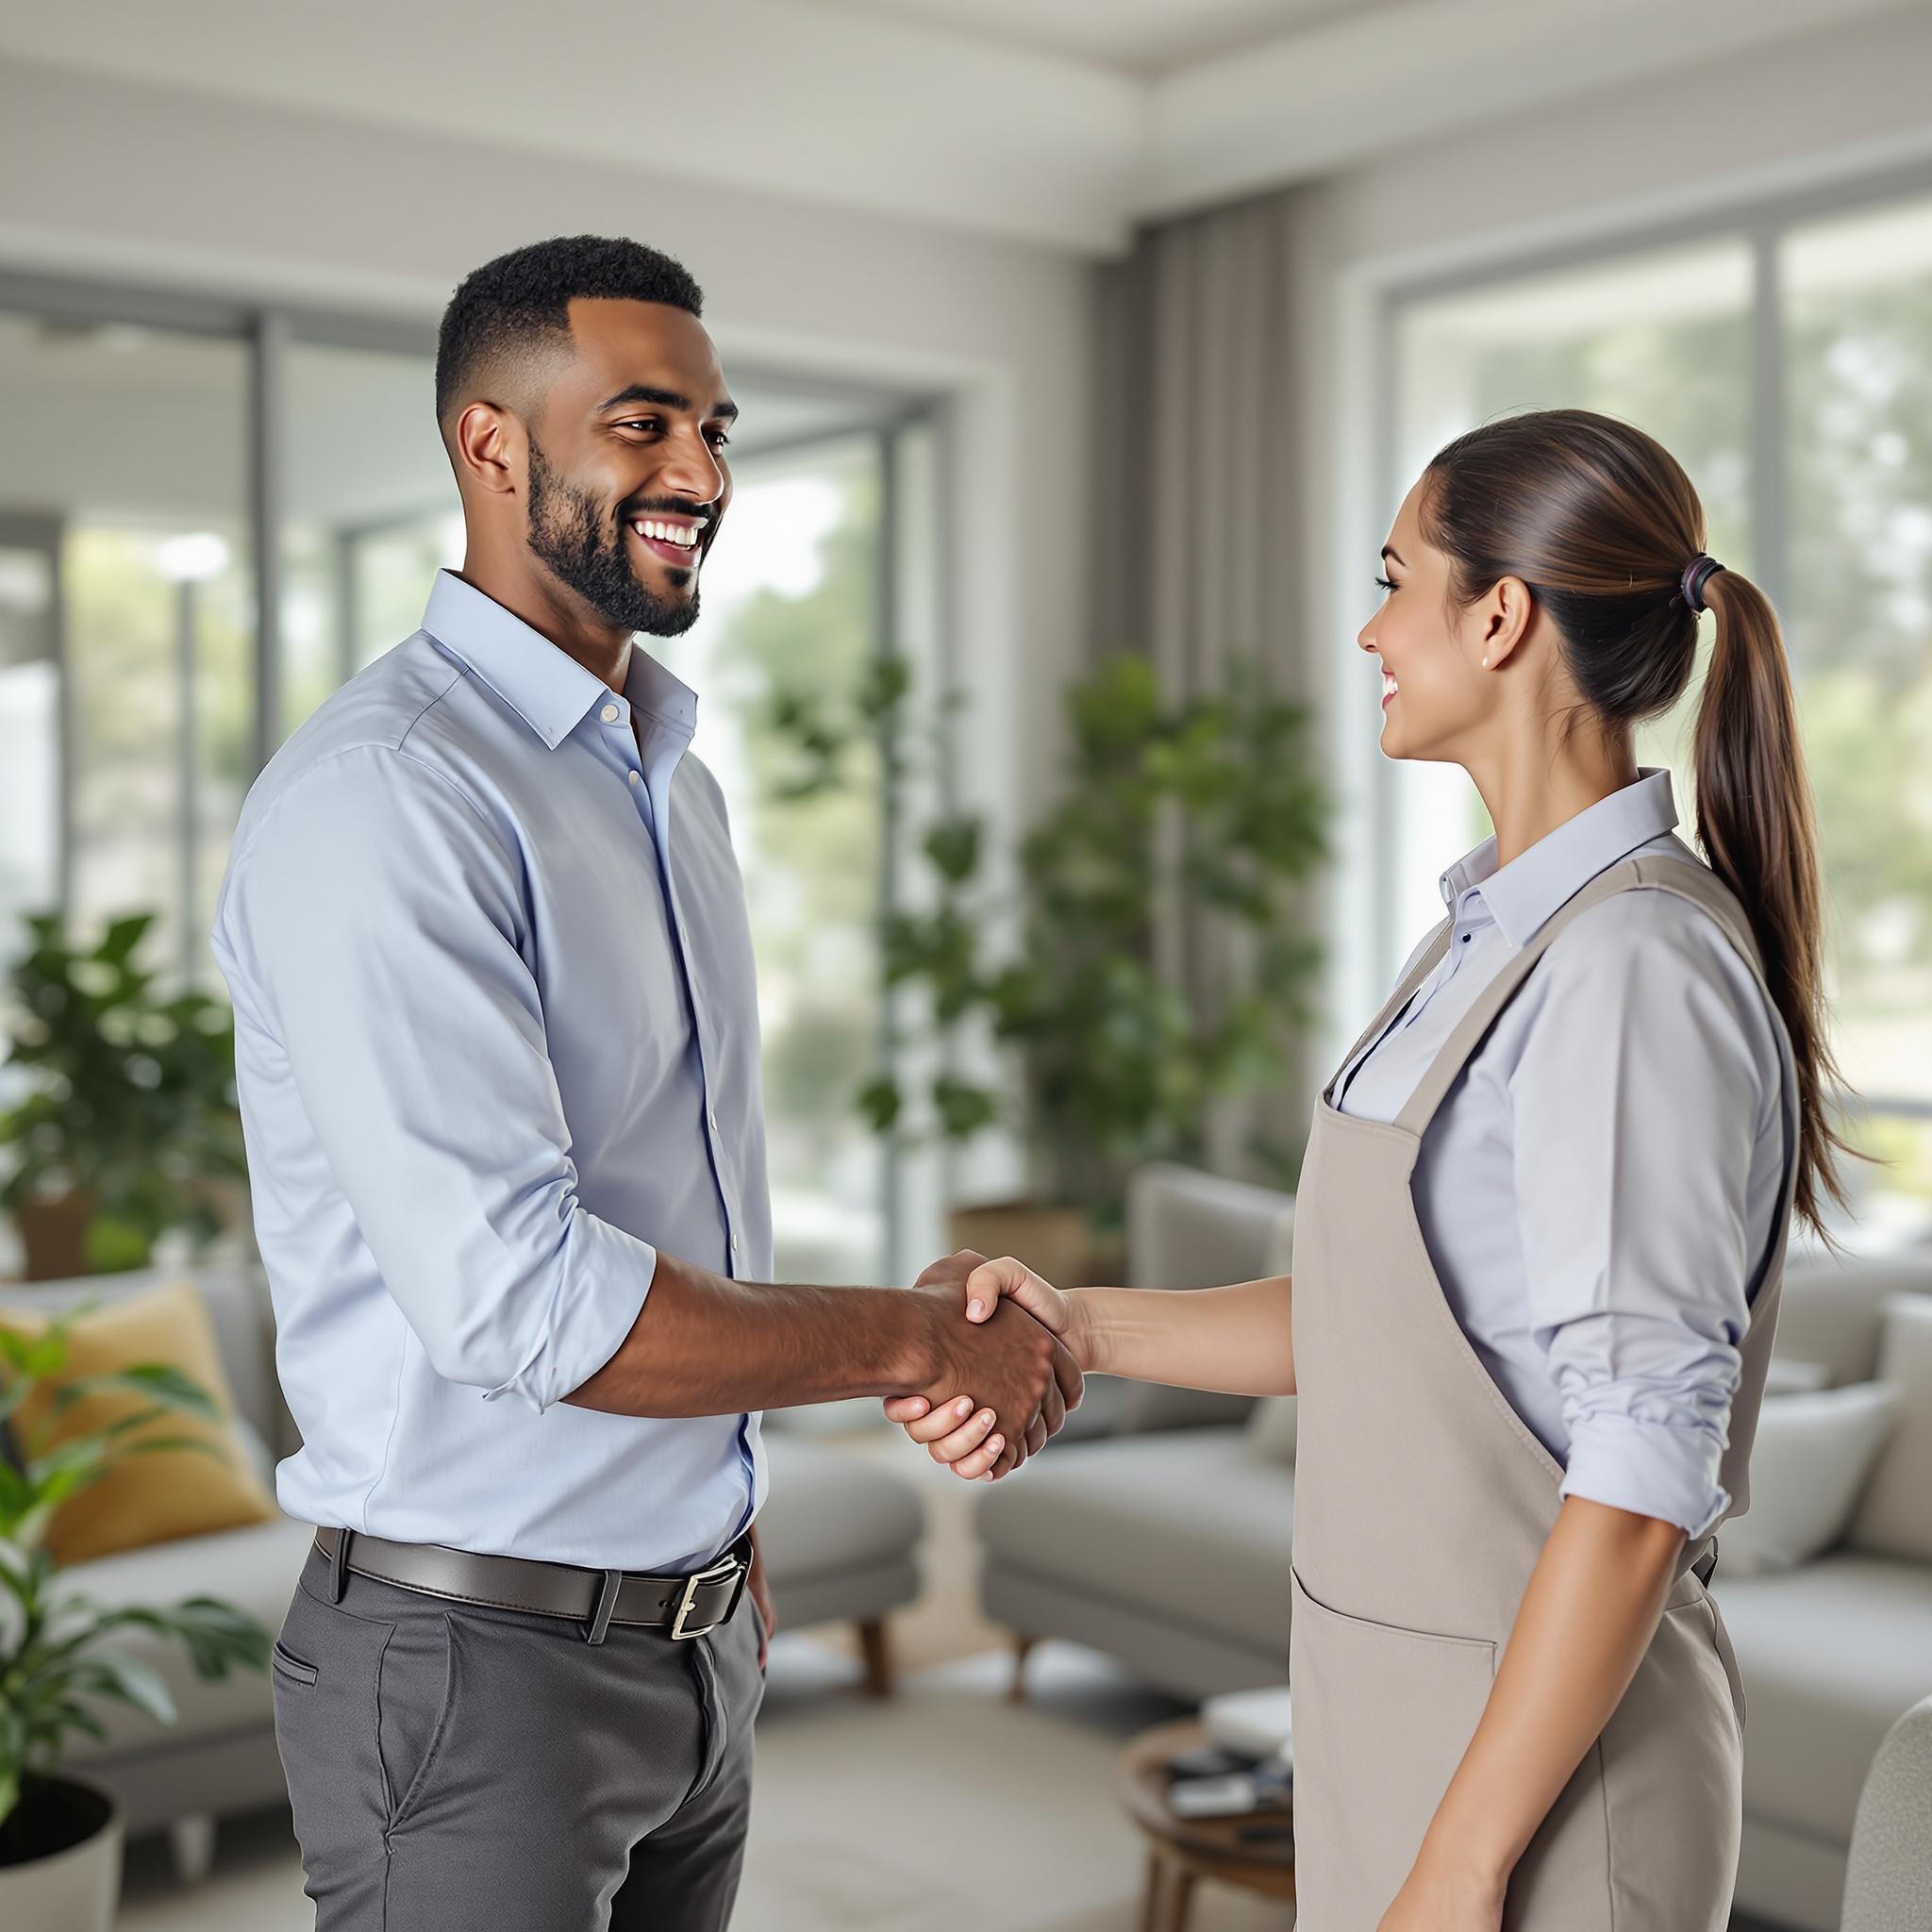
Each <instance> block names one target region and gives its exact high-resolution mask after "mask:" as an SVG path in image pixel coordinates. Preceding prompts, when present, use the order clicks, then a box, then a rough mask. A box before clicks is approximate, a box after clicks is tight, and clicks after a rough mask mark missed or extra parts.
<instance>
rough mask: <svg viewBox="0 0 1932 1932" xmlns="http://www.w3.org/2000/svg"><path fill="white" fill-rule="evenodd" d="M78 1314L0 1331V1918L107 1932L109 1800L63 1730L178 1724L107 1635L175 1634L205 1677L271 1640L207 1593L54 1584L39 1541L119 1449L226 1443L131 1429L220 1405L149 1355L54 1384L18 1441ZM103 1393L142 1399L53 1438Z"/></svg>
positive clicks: (113, 1864)
mask: <svg viewBox="0 0 1932 1932" xmlns="http://www.w3.org/2000/svg"><path fill="white" fill-rule="evenodd" d="M85 1312H86V1310H85V1308H75V1309H73V1310H71V1311H70V1312H69V1313H68V1314H67V1315H65V1316H64V1317H63V1318H61V1319H60V1320H58V1321H56V1322H53V1323H50V1324H48V1326H47V1328H46V1330H45V1331H44V1332H43V1333H42V1334H39V1335H36V1336H32V1337H27V1336H25V1335H22V1334H19V1333H18V1332H15V1331H13V1330H9V1329H7V1328H4V1327H0V1451H4V1452H6V1453H4V1454H0V1925H19V1926H23V1927H25V1926H33V1927H34V1928H36V1932H108V1926H109V1925H110V1924H111V1922H112V1919H113V1915H114V1908H115V1906H116V1904H117V1902H118V1898H119V1892H120V1879H121V1811H120V1807H119V1805H118V1804H117V1803H116V1801H115V1800H114V1798H113V1797H112V1796H111V1795H110V1794H109V1793H108V1792H107V1791H104V1790H99V1789H98V1788H96V1787H95V1786H93V1785H91V1784H88V1783H86V1782H85V1781H84V1780H82V1779H78V1778H72V1777H64V1776H62V1775H60V1774H59V1768H58V1767H59V1762H60V1754H61V1748H62V1745H63V1743H64V1741H65V1740H66V1739H67V1738H68V1737H69V1736H70V1735H71V1734H73V1733H75V1732H78V1733H81V1734H83V1735H86V1736H90V1737H95V1738H101V1737H105V1736H106V1731H105V1728H104V1726H103V1725H102V1724H101V1720H100V1717H99V1716H98V1714H97V1712H96V1710H95V1708H94V1706H95V1705H96V1704H97V1703H98V1702H100V1701H102V1700H107V1701H110V1702H115V1703H120V1704H125V1705H131V1706H132V1707H134V1708H135V1709H137V1710H140V1711H142V1712H145V1713H146V1714H147V1715H148V1716H149V1717H151V1718H153V1719H154V1720H155V1721H156V1722H157V1723H158V1724H172V1723H173V1722H174V1721H175V1703H174V1698H173V1696H172V1695H171V1694H170V1692H169V1690H168V1687H167V1684H166V1683H165V1682H164V1681H163V1679H162V1678H161V1676H160V1675H159V1674H158V1672H156V1671H155V1670H154V1669H153V1667H152V1666H151V1665H149V1664H147V1663H144V1662H142V1660H141V1659H140V1658H139V1657H128V1656H125V1655H122V1654H119V1653H117V1652H116V1651H115V1649H114V1648H113V1645H112V1641H111V1640H112V1638H113V1635H114V1633H115V1632H116V1631H117V1630H125V1629H135V1628H139V1629H145V1630H151V1631H154V1632H156V1633H158V1634H159V1635H160V1636H162V1637H165V1638H168V1639H171V1640H173V1641H178V1642H180V1643H182V1644H184V1645H186V1647H187V1650H188V1654H189V1657H190V1658H191V1660H192V1663H193V1666H194V1669H195V1671H196V1673H197V1674H199V1675H200V1676H202V1677H204V1678H217V1677H224V1676H226V1675H227V1674H228V1673H229V1671H230V1670H232V1669H234V1668H235V1667H236V1666H238V1665H246V1666H247V1667H249V1668H251V1669H254V1670H265V1669H267V1667H268V1654H269V1643H270V1636H269V1632H268V1631H267V1630H265V1629H264V1628H263V1627H262V1626H261V1624H258V1622H257V1621H256V1620H255V1619H254V1618H253V1617H250V1616H248V1615H247V1614H246V1613H245V1612H243V1611H242V1610H238V1609H236V1608H234V1607H232V1606H230V1605H228V1604H225V1603H222V1602H220V1601H219V1600H217V1599H216V1598H213V1597H202V1596H196V1597H190V1598H187V1599H186V1600H185V1601H183V1602H181V1603H177V1604H175V1605H174V1606H173V1607H170V1608H167V1609H155V1608H143V1607H133V1606H128V1605H122V1606H120V1607H115V1608H111V1609H109V1608H104V1607H102V1606H100V1605H98V1604H96V1603H94V1602H92V1601H91V1600H90V1599H89V1598H87V1597H86V1596H84V1595H82V1594H81V1593H79V1592H78V1591H68V1590H64V1589H63V1588H61V1586H60V1573H59V1570H58V1565H57V1564H56V1562H55V1559H54V1557H52V1555H51V1554H50V1553H49V1552H48V1550H47V1549H46V1548H45V1546H44V1537H45V1533H46V1528H47V1524H48V1523H49V1522H50V1521H51V1520H52V1518H53V1516H54V1512H55V1511H56V1510H57V1509H58V1507H60V1505H61V1504H62V1503H64V1502H66V1501H67V1500H68V1499H69V1498H70V1497H72V1496H74V1495H76V1494H78V1493H79V1492H80V1491H82V1490H85V1489H87V1488H88V1487H90V1486H91V1485H92V1484H93V1483H96V1482H98V1481H99V1480H100V1479H101V1478H102V1477H103V1476H104V1475H106V1474H108V1472H109V1471H110V1470H112V1469H114V1468H116V1467H117V1466H118V1465H119V1464H120V1463H121V1462H123V1461H125V1459H126V1458H127V1457H130V1456H139V1455H144V1454H147V1453H150V1452H152V1451H154V1450H157V1449H180V1448H189V1449H195V1450H202V1451H207V1452H208V1453H210V1454H220V1453H221V1452H220V1451H219V1450H216V1449H213V1448H211V1446H210V1444H209V1443H208V1441H206V1440H205V1439H202V1438H198V1437H190V1436H178V1435H175V1434H173V1433H170V1432H163V1433H160V1434H155V1433H151V1432H150V1433H145V1434H143V1433H141V1431H142V1430H144V1429H150V1427H151V1425H153V1424H158V1423H159V1422H160V1421H161V1420H162V1419H163V1418H165V1417H166V1416H168V1415H169V1414H171V1413H176V1414H179V1413H186V1414H191V1415H197V1416H202V1417H205V1418H208V1419H213V1418H214V1417H215V1415H216V1413H217V1411H216V1408H215V1405H214V1403H213V1402H212V1400H211V1399H210V1398H209V1396H208V1392H207V1391H205V1390H204V1389H202V1388H201V1386H200V1385H199V1384H198V1383H196V1382H194V1381H193V1380H192V1379H191V1378H190V1377H188V1376H186V1375H184V1374H181V1372H180V1371H179V1370H177V1369H173V1368H169V1367H165V1366H162V1365H159V1364H145V1365H138V1366H136V1367H133V1368H129V1369H125V1370H122V1371H120V1372H119V1373H117V1374H103V1375H88V1376H78V1377H75V1378H73V1379H72V1380H69V1381H66V1382H64V1383H62V1384H61V1385H60V1386H58V1387H57V1388H56V1389H55V1391H54V1392H53V1398H52V1400H51V1402H49V1403H47V1404H46V1405H45V1407H46V1409H47V1415H46V1418H45V1420H44V1421H43V1422H42V1424H40V1425H39V1426H37V1427H36V1428H34V1429H33V1430H32V1431H31V1432H29V1433H28V1434H27V1435H26V1436H25V1439H24V1438H23V1436H22V1434H21V1431H20V1429H19V1427H18V1422H19V1418H20V1417H21V1415H22V1413H23V1410H24V1409H25V1406H26V1404H27V1402H28V1398H29V1397H30V1396H31V1395H32V1393H33V1391H34V1390H35V1388H36V1386H37V1385H38V1384H40V1383H42V1382H43V1381H50V1380H53V1381H58V1378H59V1376H60V1374H61V1371H62V1370H63V1369H64V1368H65V1366H66V1362H67V1355H68V1341H67V1331H68V1329H69V1327H70V1326H71V1325H72V1324H73V1323H74V1322H75V1320H76V1319H78V1317H79V1316H80V1315H81V1314H83V1313H85ZM104 1390H118V1391H124V1392H125V1393H131V1394H133V1395H136V1396H138V1397H140V1398H142V1401H141V1404H140V1406H137V1407H134V1408H132V1409H129V1410H127V1411H126V1412H125V1413H124V1414H122V1415H120V1416H118V1417H117V1418H116V1419H115V1420H114V1421H113V1422H111V1423H108V1424H104V1425H103V1426H102V1427H100V1428H98V1429H94V1430H92V1431H88V1432H84V1433H80V1434H74V1435H68V1436H65V1437H63V1438H60V1439H59V1440H54V1438H55V1437H56V1436H57V1433H58V1432H57V1431H56V1430H55V1427H54V1424H55V1423H56V1421H57V1420H58V1418H59V1417H60V1416H62V1415H64V1414H65V1413H66V1412H67V1410H68V1409H69V1408H71V1407H73V1405H74V1404H75V1403H76V1402H78V1401H80V1400H81V1399H82V1398H83V1397H86V1396H89V1395H92V1394H95V1393H98V1392H100V1391H104Z"/></svg>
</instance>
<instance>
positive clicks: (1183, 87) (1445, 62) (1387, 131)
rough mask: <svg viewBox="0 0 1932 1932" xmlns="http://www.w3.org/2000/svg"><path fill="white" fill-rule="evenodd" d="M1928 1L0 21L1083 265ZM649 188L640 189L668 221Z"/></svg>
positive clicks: (261, 94) (196, 71)
mask: <svg viewBox="0 0 1932 1932" xmlns="http://www.w3.org/2000/svg"><path fill="white" fill-rule="evenodd" d="M1924 4H1925V0H1698V4H1697V5H1696V6H1694V7H1687V6H1685V5H1683V4H1682V0H1354V4H1348V0H707V4H706V5H705V6H704V7H703V8H691V7H689V6H685V5H679V6H677V7H675V8H674V7H671V6H668V5H664V4H662V0H658V4H653V0H630V4H628V5H626V6H625V7H621V8H613V7H611V6H610V5H608V0H544V4H543V5H542V6H541V7H532V6H530V5H529V4H528V0H466V4H464V5H463V6H461V7H455V6H450V5H428V4H419V0H408V4H404V5H400V6H399V5H397V4H396V0H331V4H330V5H329V7H328V8H325V9H324V10H322V11H320V12H318V11H317V10H316V9H313V8H292V7H264V6H262V5H261V4H260V0H169V4H168V5H167V6H164V7H157V6H156V5H154V4H153V0H90V4H89V5H88V6H86V7H73V6H67V7H62V6H20V7H11V8H0V59H6V58H14V59H18V60H24V61H32V62H42V63H51V64H54V65H57V66H62V67H69V68H80V69H85V70H89V71H92V72H94V73H101V74H108V75H114V76H116V77H118V78H120V79H122V80H124V81H126V82H131V83H134V84H137V85H141V86H148V87H156V88H165V89H170V90H183V89H193V90H205V91H208V92H213V93H216V94H220V95H225V96H229V97H236V98H241V99H244V100H247V101H250V102H253V103H256V104H258V105H260V106H264V107H268V108H275V109H278V110H287V109H295V110H309V111H314V112H317V113H323V114H328V115H332V116H336V117H345V118H348V119H351V120H360V121H365V122H377V123H385V124H388V125H396V126H403V127H408V128H413V129H417V130H420V131H423V132H427V133H435V134H439V135H443V136H449V137H456V138H458V139H462V140H469V141H481V142H491V143H492V144H494V145H497V146H499V147H509V148H514V149H522V150H525V151H529V150H536V151H540V152H543V153H547V154H553V155H558V154H560V155H566V156H575V157H579V158H590V159H594V160H596V161H598V162H600V163H602V164H604V165H606V166H608V165H610V164H611V163H613V162H615V163H618V164H620V165H624V164H628V165H633V166H635V168H636V169H637V170H638V172H639V174H640V175H641V176H642V177H648V178H649V179H651V180H652V181H654V182H656V183H658V184H662V183H664V182H666V181H673V182H676V181H685V182H691V183H694V184H698V185H701V186H706V187H713V188H716V187H724V188H731V189H739V190H743V191H747V192H755V193H758V194H766V195H771V194H777V195H783V196H786V197H791V198H803V199H805V200H808V201H813V202H818V203H822V204H830V205H833V206H836V207H841V208H859V209H865V210H869V211H874V212H883V213H890V214H895V215H901V216H908V217H911V218H913V219H916V220H920V221H924V222H934V223H940V224H942V225H946V226H949V227H956V228H964V229H969V230H975V231H977V232H979V233H982V234H989V235H995V236H1000V237H1003V238H1008V239H1014V240H1023V241H1026V242H1038V243H1043V244H1046V245H1049V246H1053V247H1058V248H1064V249H1071V250H1074V251H1076V252H1079V253H1084V254H1098V255H1104V254H1109V253H1114V252H1117V251H1119V250H1120V249H1122V248H1123V247H1124V245H1125V243H1126V242H1127V239H1128V236H1129V234H1130V232H1131V229H1132V225H1133V224H1134V222H1135V221H1136V220H1137V219H1141V218H1143V217H1146V216H1150V215H1159V214H1168V213H1173V212H1176V211H1179V210H1181V209H1185V208H1195V207H1203V206H1207V205H1209V204H1212V203H1214V202H1217V201H1224V200H1228V199H1232V198H1235V197H1237V196H1240V195H1243V194H1249V193H1254V192H1260V191H1262V190H1264V189H1267V188H1270V187H1274V186H1278V185H1282V184H1286V183H1289V182H1294V181H1303V180H1308V179H1311V178H1315V177H1318V176H1320V175H1326V174H1331V173H1334V172H1336V171H1338V170H1341V169H1345V168H1349V167H1353V166H1357V165H1360V164H1362V163H1364V162H1368V161H1371V160H1373V159H1374V158H1376V157H1377V156H1379V155H1382V154H1386V153H1388V152H1390V151H1391V150H1394V149H1398V148H1402V147H1405V146H1408V145H1411V144H1413V143H1415V142H1422V141H1426V140H1429V139H1433V138H1436V137H1440V136H1443V135H1447V134H1451V133H1455V132H1457V131H1459V130H1465V129H1478V128H1485V127H1491V126H1494V125H1497V123H1498V121H1499V120H1500V119H1507V117H1508V116H1510V115H1512V114H1514V113H1516V112H1518V111H1519V110H1536V109H1542V108H1549V107H1551V106H1552V105H1554V104H1556V103H1558V102H1560V101H1563V100H1566V99H1574V98H1578V97H1580V96H1582V95H1585V94H1587V93H1590V92H1593V91H1596V90H1599V89H1602V88H1606V87H1612V86H1618V85H1624V86H1629V85H1641V82H1642V81H1643V80H1644V79H1645V78H1647V77H1649V76H1651V75H1658V74H1662V73H1664V72H1667V71H1668V72H1680V73H1681V72H1683V71H1685V70H1687V69H1694V68H1704V69H1707V70H1708V71H1709V72H1710V73H1711V74H1712V75H1713V84H1718V85H1721V84H1722V63H1724V61H1725V60H1726V59H1728V58H1733V57H1735V56H1737V55H1739V54H1740V53H1742V52H1744V51H1747V50H1749V49H1750V48H1752V47H1755V46H1757V45H1761V44H1764V43H1767V42H1774V41H1777V40H1783V39H1790V38H1791V37H1794V36H1797V35H1802V34H1807V33H1815V32H1821V31H1824V30H1825V29H1827V28H1830V27H1832V26H1834V25H1844V24H1846V23H1848V22H1849V21H1850V20H1852V19H1853V18H1855V17H1857V16H1859V15H1864V14H1870V13H1878V12H1886V11H1902V10H1906V9H1907V8H1912V7H1919V6H1923V5H1924ZM652 192H653V191H652V190H651V189H648V188H647V189H645V190H643V191H642V201H643V205H644V206H645V207H648V206H649V205H650V197H651V193H652Z"/></svg>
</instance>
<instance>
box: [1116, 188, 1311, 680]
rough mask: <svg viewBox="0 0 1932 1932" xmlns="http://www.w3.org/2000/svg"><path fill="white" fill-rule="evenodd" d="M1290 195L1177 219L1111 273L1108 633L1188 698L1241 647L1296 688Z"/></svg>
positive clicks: (1150, 234) (1146, 237) (1151, 232)
mask: <svg viewBox="0 0 1932 1932" xmlns="http://www.w3.org/2000/svg"><path fill="white" fill-rule="evenodd" d="M1293 206H1294V196H1293V195H1292V194H1291V193H1279V194H1271V195H1269V196H1267V197H1266V198H1265V199H1263V200H1259V201H1251V202H1244V203H1242V204H1241V205H1240V206H1238V207H1234V208H1217V209H1214V210H1212V211H1211V212H1209V213H1207V214H1201V215H1192V216H1189V217H1188V218H1186V219H1184V220H1181V221H1175V222H1170V223H1165V224H1163V225H1159V226H1158V227H1152V228H1149V229H1146V230H1144V231H1143V233H1142V234H1141V238H1140V242H1139V244H1138V245H1137V247H1136V249H1135V251H1134V254H1133V255H1132V256H1131V257H1130V258H1128V259H1127V260H1125V261H1124V262H1121V263H1118V264H1110V265H1108V266H1107V267H1105V268H1103V269H1102V270H1101V271H1100V291H1099V308H1100V314H1099V339H1100V354H1099V358H1098V366H1099V380H1100V387H1101V392H1100V397H1099V404H1100V407H1099V410H1098V416H1097V420H1098V425H1099V438H1098V441H1099V456H1100V474H1099V476H1098V479H1097V483H1098V488H1097V490H1096V491H1095V500H1096V518H1097V521H1096V528H1095V532H1094V565H1095V571H1096V583H1095V591H1096V595H1095V601H1094V608H1095V612H1096V620H1097V621H1096V626H1095V628H1096V638H1097V641H1098V645H1099V648H1100V649H1101V650H1102V651H1103V652H1105V651H1112V650H1141V651H1146V652H1148V653H1150V654H1151V655H1152V657H1153V658H1154V660H1155V662H1156V663H1157V664H1158V665H1159V667H1160V670H1161V673H1162V675H1163V677H1164V679H1165V680H1166V681H1167V683H1168V685H1169V688H1170V689H1171V690H1172V691H1174V692H1176V693H1189V692H1192V691H1198V690H1201V689H1203V688H1205V687H1207V686H1211V685H1212V684H1213V683H1214V682H1215V681H1216V678H1217V676H1218V674H1219V671H1220V666H1221V662H1222V659H1223V658H1224V656H1226V655H1227V654H1228V653H1229V652H1236V653H1247V654H1249V655H1253V656H1257V657H1263V658H1267V659H1269V660H1270V661H1271V664H1272V668H1273V669H1274V673H1275V675H1276V677H1277V680H1278V681H1279V684H1280V687H1281V689H1283V690H1284V691H1291V692H1292V691H1296V690H1299V689H1300V684H1301V680H1300V679H1299V678H1298V677H1297V676H1296V675H1295V669H1296V657H1297V653H1296V652H1295V650H1294V641H1293V637H1292V631H1293V621H1292V590H1293V584H1294V580H1295V576H1296V569H1295V552H1296V549H1297V541H1296V539H1297V534H1298V531H1299V527H1300V520H1299V518H1298V517H1297V516H1296V513H1295V510H1296V506H1295V503H1294V500H1293V496H1294V478H1295V461H1294V457H1295V449H1296V444H1297V440H1298V439H1297V436H1296V428H1295V423H1294V412H1293V393H1292V389H1291V337H1290V326H1291V324H1290V310H1289V294H1290V291H1289V280H1288V276H1289V259H1290V257H1289V237H1290V222H1291V210H1292V208H1293Z"/></svg>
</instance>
